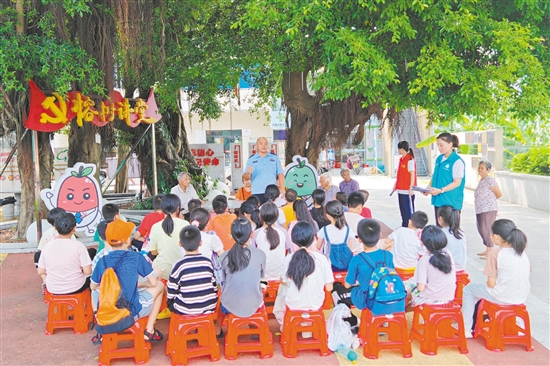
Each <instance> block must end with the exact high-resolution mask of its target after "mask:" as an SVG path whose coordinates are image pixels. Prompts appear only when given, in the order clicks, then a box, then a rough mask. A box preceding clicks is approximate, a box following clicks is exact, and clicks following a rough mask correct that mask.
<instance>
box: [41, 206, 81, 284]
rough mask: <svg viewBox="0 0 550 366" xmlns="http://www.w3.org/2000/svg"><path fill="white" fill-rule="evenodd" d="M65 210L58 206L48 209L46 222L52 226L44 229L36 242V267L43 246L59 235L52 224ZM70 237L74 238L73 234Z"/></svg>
mask: <svg viewBox="0 0 550 366" xmlns="http://www.w3.org/2000/svg"><path fill="white" fill-rule="evenodd" d="M65 212H66V211H65V210H64V209H62V208H60V207H54V208H52V209H51V210H50V211H48V217H47V218H46V219H47V220H48V223H49V224H50V225H52V227H51V228H49V229H48V230H46V231H44V233H43V234H42V237H41V238H40V242H39V243H38V248H37V252H36V253H34V265H35V266H36V267H37V268H38V259H40V253H41V252H42V250H43V249H44V246H45V245H46V244H48V243H49V242H50V241H52V240H54V239H56V238H57V237H58V236H59V233H58V232H57V230H55V225H54V223H55V219H57V217H58V216H59V215H61V214H62V213H65ZM71 239H73V240H76V238H75V236H74V235H73V236H72V237H71ZM44 278H45V277H44Z"/></svg>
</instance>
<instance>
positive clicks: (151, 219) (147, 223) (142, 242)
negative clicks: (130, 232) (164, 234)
mask: <svg viewBox="0 0 550 366" xmlns="http://www.w3.org/2000/svg"><path fill="white" fill-rule="evenodd" d="M163 196H164V195H163V194H157V195H156V196H155V197H153V210H155V211H154V212H150V213H148V214H147V215H145V217H144V218H143V220H141V224H140V225H139V227H138V228H137V230H136V232H135V234H134V239H132V245H133V246H134V247H136V248H137V249H138V250H142V249H143V250H147V251H148V250H149V244H148V243H147V239H148V238H149V233H150V232H151V227H153V225H155V224H156V223H157V222H159V221H162V220H163V219H164V213H163V212H162V207H161V202H162V197H163Z"/></svg>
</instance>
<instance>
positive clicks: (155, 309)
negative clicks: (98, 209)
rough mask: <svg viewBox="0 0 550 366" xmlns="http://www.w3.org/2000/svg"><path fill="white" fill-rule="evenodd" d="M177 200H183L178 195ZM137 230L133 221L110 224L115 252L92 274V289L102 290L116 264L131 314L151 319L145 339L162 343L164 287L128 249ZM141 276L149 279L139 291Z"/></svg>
mask: <svg viewBox="0 0 550 366" xmlns="http://www.w3.org/2000/svg"><path fill="white" fill-rule="evenodd" d="M168 196H170V195H168ZM176 198H177V199H178V201H179V198H178V197H177V196H176ZM159 224H160V223H159ZM156 225H158V224H156ZM134 228H135V225H134V224H132V223H131V222H124V221H122V220H120V219H117V220H114V221H112V222H110V223H109V224H108V225H107V228H106V229H105V239H106V242H107V244H109V246H110V247H111V248H112V252H110V253H109V255H106V256H104V257H103V258H101V260H100V261H98V262H97V265H96V267H95V269H94V271H93V273H92V278H91V284H90V288H91V289H92V290H97V289H99V286H100V284H101V278H102V277H103V274H104V273H105V270H106V269H107V268H111V267H113V266H115V265H116V273H117V276H118V280H119V282H120V287H121V289H122V291H123V292H124V295H125V297H126V299H127V300H128V302H129V303H130V304H131V305H132V308H131V313H132V316H133V317H134V320H136V321H137V320H138V319H140V318H143V317H146V316H148V317H149V318H148V319H147V325H146V327H145V331H144V336H145V340H146V341H151V342H158V341H161V340H162V339H163V335H162V333H161V332H159V331H158V330H156V329H155V321H156V320H157V315H158V313H159V310H160V306H161V304H162V297H163V294H164V284H163V283H162V282H161V281H159V280H157V277H156V274H155V271H154V270H153V267H151V265H150V264H149V262H147V260H146V259H145V257H144V256H143V255H141V254H139V253H137V252H134V251H129V250H126V248H127V247H128V246H130V243H131V235H132V232H133V230H134ZM139 276H142V277H145V278H146V279H147V280H146V281H143V282H139V288H138V278H139ZM94 338H95V337H94Z"/></svg>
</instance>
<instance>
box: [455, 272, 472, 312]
mask: <svg viewBox="0 0 550 366" xmlns="http://www.w3.org/2000/svg"><path fill="white" fill-rule="evenodd" d="M469 283H470V276H468V272H466V271H458V272H456V290H455V299H454V302H456V303H457V304H458V305H461V306H462V293H463V292H464V287H466V285H467V284H469Z"/></svg>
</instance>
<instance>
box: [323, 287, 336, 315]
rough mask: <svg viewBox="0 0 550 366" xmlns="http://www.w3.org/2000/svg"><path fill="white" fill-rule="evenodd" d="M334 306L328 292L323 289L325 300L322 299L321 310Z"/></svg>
mask: <svg viewBox="0 0 550 366" xmlns="http://www.w3.org/2000/svg"><path fill="white" fill-rule="evenodd" d="M333 307H334V300H333V299H332V295H331V293H330V292H328V291H327V289H325V301H323V308H322V309H323V310H330V309H332V308H333Z"/></svg>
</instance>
